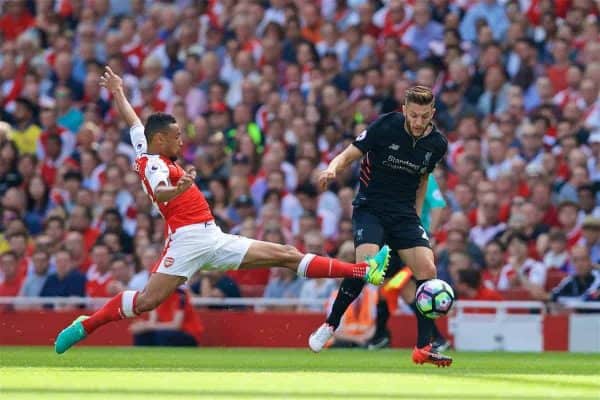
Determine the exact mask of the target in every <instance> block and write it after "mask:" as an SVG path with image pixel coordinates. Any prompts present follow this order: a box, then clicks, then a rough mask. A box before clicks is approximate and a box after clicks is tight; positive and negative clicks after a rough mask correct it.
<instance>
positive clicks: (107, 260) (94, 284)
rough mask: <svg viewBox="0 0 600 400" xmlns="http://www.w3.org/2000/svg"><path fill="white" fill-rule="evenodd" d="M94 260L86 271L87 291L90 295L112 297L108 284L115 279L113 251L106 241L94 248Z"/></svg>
mask: <svg viewBox="0 0 600 400" xmlns="http://www.w3.org/2000/svg"><path fill="white" fill-rule="evenodd" d="M92 262H93V264H92V265H90V268H89V269H88V270H87V273H86V283H85V292H86V293H87V295H88V296H90V297H110V296H111V294H110V293H109V291H108V286H109V284H110V283H111V281H112V280H113V275H112V271H111V252H110V249H109V248H108V246H107V245H106V244H104V243H96V244H95V245H94V247H93V248H92Z"/></svg>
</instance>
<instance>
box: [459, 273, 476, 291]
mask: <svg viewBox="0 0 600 400" xmlns="http://www.w3.org/2000/svg"><path fill="white" fill-rule="evenodd" d="M458 280H459V281H460V282H462V283H464V284H465V285H467V286H468V287H470V288H471V289H478V288H479V286H480V285H481V272H480V271H479V270H478V269H475V268H467V269H461V270H460V271H458Z"/></svg>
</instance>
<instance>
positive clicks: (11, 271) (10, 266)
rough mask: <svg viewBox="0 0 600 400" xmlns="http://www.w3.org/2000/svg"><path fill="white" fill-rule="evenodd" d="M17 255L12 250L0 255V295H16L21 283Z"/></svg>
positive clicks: (21, 278)
mask: <svg viewBox="0 0 600 400" xmlns="http://www.w3.org/2000/svg"><path fill="white" fill-rule="evenodd" d="M18 260H19V259H18V257H17V255H16V254H15V253H14V252H13V251H7V252H5V253H4V254H2V256H1V257H0V261H2V283H1V284H0V296H16V295H17V294H18V293H19V289H20V288H21V285H22V283H23V277H22V275H21V274H20V272H19V263H18Z"/></svg>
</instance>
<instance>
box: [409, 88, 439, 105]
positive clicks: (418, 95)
mask: <svg viewBox="0 0 600 400" xmlns="http://www.w3.org/2000/svg"><path fill="white" fill-rule="evenodd" d="M404 99H405V102H406V104H408V103H415V104H418V105H421V106H427V105H429V104H433V102H434V100H435V96H434V95H433V92H432V91H431V89H430V88H428V87H427V86H421V85H417V86H413V87H411V88H409V89H407V90H406V94H405V95H404Z"/></svg>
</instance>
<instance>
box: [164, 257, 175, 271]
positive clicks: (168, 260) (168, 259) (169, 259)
mask: <svg viewBox="0 0 600 400" xmlns="http://www.w3.org/2000/svg"><path fill="white" fill-rule="evenodd" d="M174 262H175V259H174V258H173V257H165V261H164V266H165V268H169V267H170V266H171V265H173V263H174Z"/></svg>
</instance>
